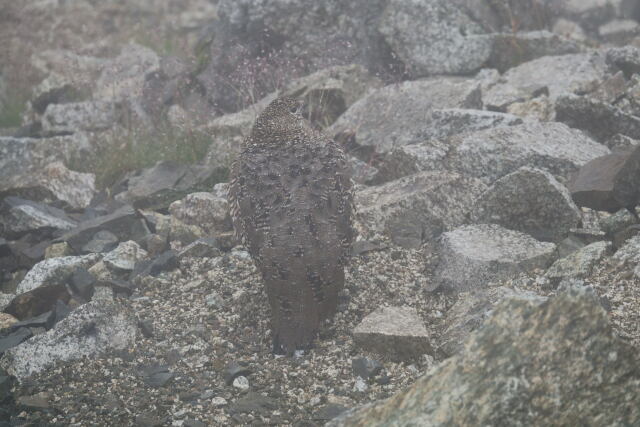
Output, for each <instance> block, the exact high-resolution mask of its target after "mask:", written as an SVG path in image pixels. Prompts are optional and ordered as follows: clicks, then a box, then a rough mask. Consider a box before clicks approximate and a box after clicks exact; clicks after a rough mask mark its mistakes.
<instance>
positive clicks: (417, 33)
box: [379, 0, 491, 77]
mask: <svg viewBox="0 0 640 427" xmlns="http://www.w3.org/2000/svg"><path fill="white" fill-rule="evenodd" d="M425 23H427V24H426V25H425ZM379 30H380V33H381V34H382V35H383V36H384V39H385V41H386V42H387V43H388V44H389V46H391V49H392V50H393V51H394V53H395V54H396V55H398V57H399V58H400V60H402V62H403V63H404V64H405V65H406V67H407V68H408V69H409V70H410V72H411V75H412V76H414V77H423V76H429V75H436V74H469V73H472V72H474V71H477V70H478V69H479V68H480V67H482V65H483V64H484V63H485V62H487V60H488V59H489V56H490V54H491V38H489V37H487V36H486V35H484V33H485V31H484V30H483V28H482V27H481V26H480V25H479V24H478V23H476V22H474V21H473V20H472V19H471V18H470V17H469V16H467V15H466V14H464V13H463V11H462V10H461V9H460V8H459V7H457V6H456V5H454V4H453V3H452V2H450V1H447V0H435V1H434V0H412V1H403V0H390V1H389V2H388V4H387V6H386V8H385V10H384V13H383V14H382V17H381V18H380V25H379ZM425 40H428V41H429V42H428V43H425Z"/></svg>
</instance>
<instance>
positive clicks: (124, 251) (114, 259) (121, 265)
mask: <svg viewBox="0 0 640 427" xmlns="http://www.w3.org/2000/svg"><path fill="white" fill-rule="evenodd" d="M148 258H149V256H148V254H147V251H145V250H144V249H142V248H141V247H140V245H138V244H137V243H136V242H134V241H132V240H128V241H126V242H122V243H120V244H119V245H118V246H117V247H116V248H115V249H114V250H112V251H111V252H108V253H106V254H105V255H104V257H103V258H102V262H104V264H105V266H106V267H107V268H108V269H109V270H110V271H111V272H113V273H116V274H126V273H129V272H131V271H133V269H134V267H135V266H136V263H138V262H140V261H142V260H146V259H148Z"/></svg>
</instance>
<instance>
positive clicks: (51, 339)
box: [0, 301, 137, 381]
mask: <svg viewBox="0 0 640 427" xmlns="http://www.w3.org/2000/svg"><path fill="white" fill-rule="evenodd" d="M136 335H137V321H136V320H135V317H134V316H133V313H132V312H131V310H130V309H128V308H127V307H125V306H121V305H118V304H114V303H106V302H105V301H95V302H93V301H92V302H89V303H86V304H84V305H82V306H81V307H79V308H77V309H76V310H74V311H73V312H72V313H71V314H69V316H67V317H66V318H65V319H64V320H62V321H61V322H59V323H57V324H56V325H55V327H54V328H53V329H51V330H49V331H48V332H46V333H43V334H40V335H37V336H35V337H33V338H32V339H30V340H28V341H26V342H24V343H22V344H21V345H19V346H17V347H14V348H12V349H10V350H8V351H7V352H6V353H5V356H4V358H3V359H2V360H1V361H0V363H1V364H2V366H3V367H4V368H5V369H6V370H7V372H9V373H10V374H11V375H14V376H15V377H16V378H18V380H19V381H24V380H25V379H27V378H28V377H30V376H31V375H34V374H37V373H40V372H42V371H44V370H45V369H47V368H50V367H52V366H53V365H55V364H56V363H59V362H70V361H74V360H79V359H81V358H83V357H89V358H93V357H97V356H99V355H101V354H104V353H106V352H107V351H118V350H125V349H127V348H129V347H130V346H132V345H134V343H135V340H136Z"/></svg>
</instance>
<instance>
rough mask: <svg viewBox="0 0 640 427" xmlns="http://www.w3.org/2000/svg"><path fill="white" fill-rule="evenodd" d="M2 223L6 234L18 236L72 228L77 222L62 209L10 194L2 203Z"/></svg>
mask: <svg viewBox="0 0 640 427" xmlns="http://www.w3.org/2000/svg"><path fill="white" fill-rule="evenodd" d="M0 224H1V225H2V226H3V228H4V234H5V235H8V236H16V237H17V236H20V235H23V234H25V233H28V232H49V233H50V232H54V231H61V230H70V229H72V228H74V227H75V226H76V225H77V222H76V221H75V220H73V219H71V218H69V217H68V216H67V214H66V213H65V212H64V211H63V210H61V209H57V208H54V207H52V206H47V205H45V204H43V203H37V202H33V201H31V200H26V199H21V198H19V197H13V196H9V197H5V199H4V200H3V201H2V203H0Z"/></svg>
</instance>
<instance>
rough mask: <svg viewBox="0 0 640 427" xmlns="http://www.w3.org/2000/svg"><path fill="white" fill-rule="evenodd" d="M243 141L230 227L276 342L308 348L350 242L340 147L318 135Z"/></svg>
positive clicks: (332, 298) (327, 311) (332, 302)
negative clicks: (251, 266) (251, 267)
mask: <svg viewBox="0 0 640 427" xmlns="http://www.w3.org/2000/svg"><path fill="white" fill-rule="evenodd" d="M313 136H314V137H313V138H306V139H305V140H304V141H298V140H292V141H282V143H281V144H277V145H261V144H252V143H251V141H249V143H247V144H246V146H245V148H244V150H243V152H242V153H241V154H240V156H239V159H238V160H237V161H236V163H235V164H234V168H233V171H232V183H231V187H230V199H231V204H232V217H233V220H234V226H235V228H236V231H237V232H238V234H239V236H240V237H241V238H242V240H243V243H244V245H245V246H246V247H247V248H248V250H249V252H250V254H251V256H252V257H253V259H254V260H255V262H256V264H257V266H258V268H259V270H260V271H261V273H262V275H263V279H264V281H265V286H266V291H267V294H268V296H269V302H270V305H271V309H272V317H273V329H274V335H275V338H276V342H277V344H279V345H281V346H282V348H283V349H284V350H285V351H289V352H290V351H293V350H295V349H296V348H303V347H306V346H308V344H309V343H310V342H311V340H312V339H313V337H314V336H315V334H316V332H317V330H318V329H319V327H320V324H321V322H322V321H323V320H324V319H326V318H329V317H331V316H332V315H333V314H334V312H335V309H336V306H337V297H338V292H339V291H340V289H341V288H342V286H343V284H344V263H345V260H346V257H347V255H348V248H349V244H350V242H351V238H352V230H351V221H350V219H351V218H350V217H351V209H352V208H351V205H352V199H351V185H350V177H349V174H348V170H347V164H346V161H345V158H344V154H343V153H342V150H341V149H340V148H339V147H338V146H337V145H336V144H335V143H334V142H333V141H330V140H327V139H325V138H322V136H321V135H320V134H315V133H314V134H313Z"/></svg>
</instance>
